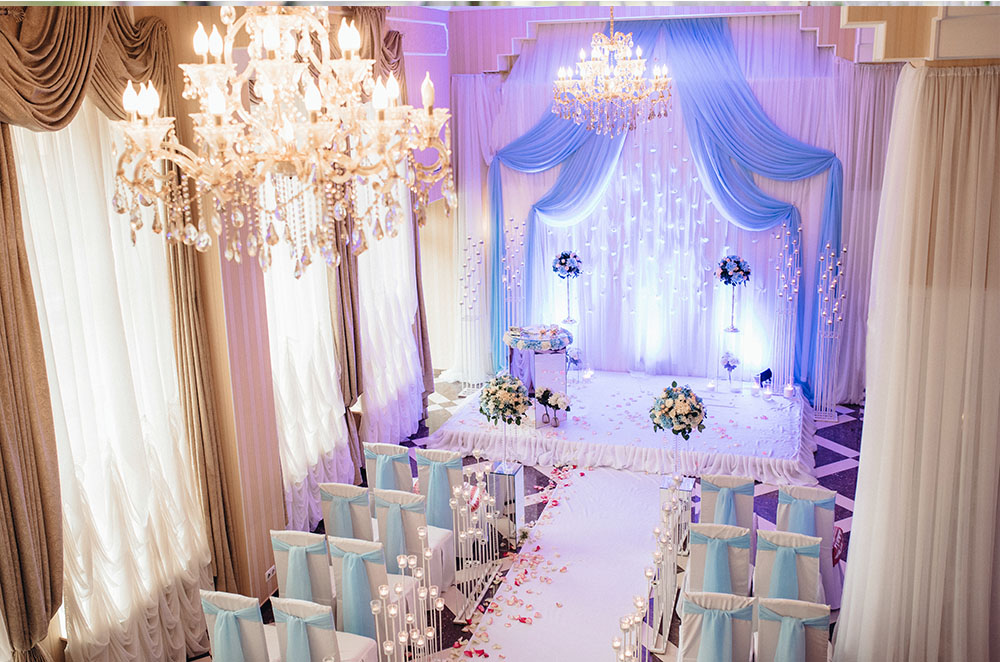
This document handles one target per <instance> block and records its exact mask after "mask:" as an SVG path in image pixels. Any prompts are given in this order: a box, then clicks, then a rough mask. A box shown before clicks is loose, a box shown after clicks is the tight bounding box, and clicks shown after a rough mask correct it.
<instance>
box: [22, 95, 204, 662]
mask: <svg viewBox="0 0 1000 662" xmlns="http://www.w3.org/2000/svg"><path fill="white" fill-rule="evenodd" d="M12 133H13V136H14V145H15V148H16V162H17V167H18V183H19V185H20V194H21V204H22V214H23V222H24V233H25V241H26V243H27V249H28V258H29V261H30V264H31V278H32V282H33V284H34V288H35V300H36V301H37V302H38V304H39V305H38V313H39V322H40V324H41V329H42V339H43V342H44V346H45V360H46V367H47V370H48V375H49V387H50V390H51V397H52V409H53V417H54V420H55V428H56V441H57V443H58V449H59V458H58V462H59V466H58V470H59V472H60V475H61V482H62V500H63V525H64V528H65V537H64V544H65V550H64V557H65V609H66V622H67V630H68V632H67V636H68V639H69V652H70V654H71V655H72V656H73V657H74V658H75V659H78V660H109V661H111V660H115V661H120V660H137V661H146V660H185V659H186V657H187V656H188V655H191V654H195V653H200V652H203V651H204V650H206V648H207V638H206V636H205V635H206V632H205V629H204V627H205V625H204V619H203V617H202V614H201V606H200V603H199V597H198V588H199V584H200V581H201V578H202V575H203V573H204V571H205V569H206V568H208V565H209V563H210V557H209V550H208V545H207V539H206V535H205V531H204V523H203V518H202V510H201V507H200V505H199V503H198V497H197V494H196V491H195V486H194V484H193V480H192V478H193V471H192V469H191V466H192V465H191V461H190V458H189V457H188V442H187V440H186V439H185V433H184V425H183V420H182V413H181V407H180V399H179V392H178V386H177V374H176V363H175V358H174V345H173V338H172V325H171V312H170V291H169V288H168V281H167V266H166V258H165V252H164V248H163V240H162V238H161V237H158V236H156V235H154V234H153V233H152V232H150V231H149V230H148V229H146V230H144V231H143V232H140V233H139V234H138V235H137V239H138V243H137V245H136V246H135V247H133V246H132V245H131V242H130V239H129V226H128V219H127V218H124V217H120V216H118V215H116V214H114V213H113V211H112V210H111V203H110V200H111V197H112V193H113V190H112V183H113V180H114V172H115V165H116V164H115V159H114V158H113V155H112V152H111V145H112V140H113V136H112V132H111V124H110V121H109V120H108V119H107V118H106V117H105V116H104V115H103V114H102V113H100V112H99V111H98V109H97V107H96V106H94V105H93V104H92V103H91V102H90V101H85V102H84V104H83V107H82V108H81V110H80V113H79V114H78V115H77V117H76V118H75V119H74V120H73V122H72V123H71V124H70V125H69V126H68V127H67V128H66V129H63V130H62V131H57V132H51V133H34V132H31V131H29V130H27V129H19V128H16V127H15V128H14V129H12ZM148 222H149V220H148V219H147V223H148ZM56 469H57V468H56V467H55V466H53V467H51V470H52V471H55V470H56ZM209 581H210V579H209Z"/></svg>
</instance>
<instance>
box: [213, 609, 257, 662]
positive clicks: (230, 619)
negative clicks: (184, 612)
mask: <svg viewBox="0 0 1000 662" xmlns="http://www.w3.org/2000/svg"><path fill="white" fill-rule="evenodd" d="M201 608H202V611H204V612H205V613H206V614H208V615H209V616H215V627H214V628H213V630H212V658H213V659H215V660H227V661H231V662H243V659H244V658H243V642H242V640H241V639H240V624H239V623H238V622H237V621H238V620H242V621H254V622H256V623H262V622H263V621H262V620H261V617H260V606H259V605H254V606H252V607H247V608H246V609H237V610H235V611H231V610H229V609H223V608H222V607H218V606H216V605H213V604H212V603H211V602H208V601H206V600H205V599H202V601H201Z"/></svg>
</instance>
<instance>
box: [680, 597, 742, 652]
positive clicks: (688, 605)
mask: <svg viewBox="0 0 1000 662" xmlns="http://www.w3.org/2000/svg"><path fill="white" fill-rule="evenodd" d="M684 613H685V614H701V640H700V641H699V643H698V662H720V661H722V660H726V661H727V662H728V661H729V660H732V659H733V619H734V618H738V619H740V620H741V621H749V620H752V619H753V605H752V604H749V605H747V606H746V607H743V608H741V609H733V610H732V611H727V610H725V609H708V608H706V607H702V606H701V605H696V604H695V603H694V601H692V600H685V601H684Z"/></svg>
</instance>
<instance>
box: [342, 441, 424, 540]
mask: <svg viewBox="0 0 1000 662" xmlns="http://www.w3.org/2000/svg"><path fill="white" fill-rule="evenodd" d="M365 459H368V460H375V485H374V487H375V489H378V490H398V489H400V486H399V485H396V470H395V469H394V468H393V467H392V463H393V462H400V463H404V462H405V463H406V465H407V466H409V464H410V452H409V451H408V450H403V452H402V453H399V454H397V455H386V454H385V453H375V452H373V451H370V450H368V449H367V448H366V449H365ZM369 480H370V479H369ZM411 487H412V485H411ZM347 537H348V538H350V537H352V536H347Z"/></svg>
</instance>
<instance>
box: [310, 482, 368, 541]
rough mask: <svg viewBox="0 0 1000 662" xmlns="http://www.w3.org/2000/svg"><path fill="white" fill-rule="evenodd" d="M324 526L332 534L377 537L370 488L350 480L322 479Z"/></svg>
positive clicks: (321, 495) (360, 537)
mask: <svg viewBox="0 0 1000 662" xmlns="http://www.w3.org/2000/svg"><path fill="white" fill-rule="evenodd" d="M319 496H320V499H321V500H322V504H323V526H324V527H325V529H326V534H327V535H329V536H338V537H340V538H359V539H361V540H374V539H375V538H374V535H375V534H374V531H375V528H374V526H372V516H371V508H370V505H369V500H368V488H367V487H359V486H357V485H348V484H347V483H320V484H319Z"/></svg>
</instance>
